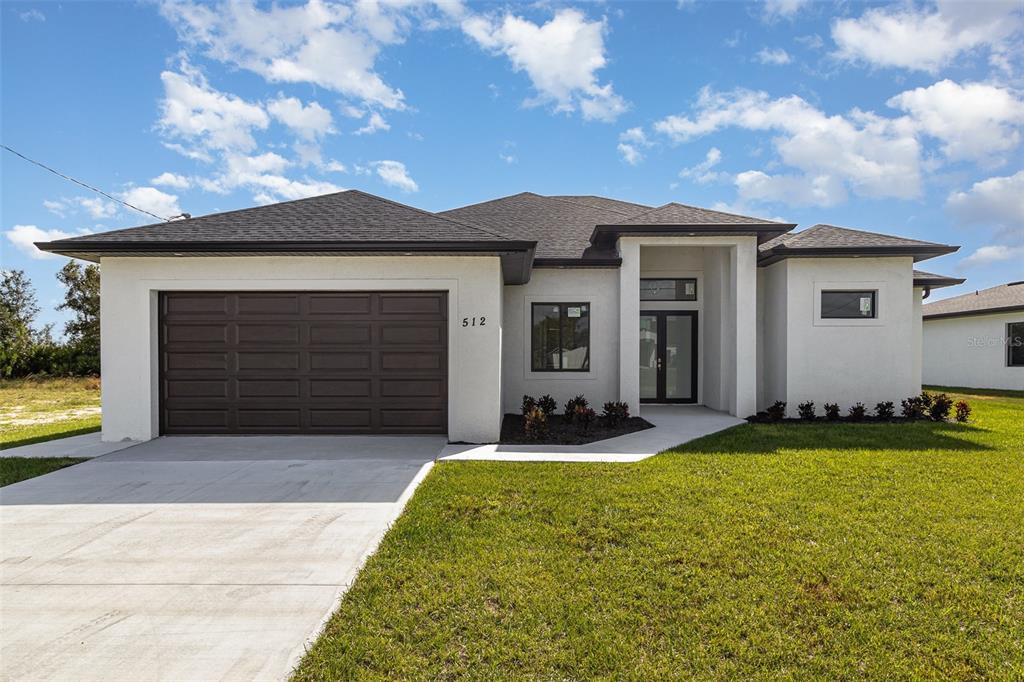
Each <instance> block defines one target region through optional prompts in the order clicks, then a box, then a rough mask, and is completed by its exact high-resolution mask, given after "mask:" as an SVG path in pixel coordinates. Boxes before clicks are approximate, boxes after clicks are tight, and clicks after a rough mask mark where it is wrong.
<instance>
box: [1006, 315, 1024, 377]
mask: <svg viewBox="0 0 1024 682" xmlns="http://www.w3.org/2000/svg"><path fill="white" fill-rule="evenodd" d="M1006 366H1007V367H1024V322H1010V323H1008V324H1007V325H1006Z"/></svg>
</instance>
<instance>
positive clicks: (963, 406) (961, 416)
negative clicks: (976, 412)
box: [956, 400, 971, 422]
mask: <svg viewBox="0 0 1024 682" xmlns="http://www.w3.org/2000/svg"><path fill="white" fill-rule="evenodd" d="M970 418H971V406H970V405H969V404H968V403H967V401H966V400H958V401H957V403H956V420H957V421H958V422H966V421H967V420H968V419H970Z"/></svg>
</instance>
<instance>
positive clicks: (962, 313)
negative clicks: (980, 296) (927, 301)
mask: <svg viewBox="0 0 1024 682" xmlns="http://www.w3.org/2000/svg"><path fill="white" fill-rule="evenodd" d="M938 303H939V302H938V301H937V302H936V303H933V304H932V305H938ZM1020 310H1024V305H1020V304H1017V305H1004V306H998V307H995V308H980V309H978V310H955V311H951V312H948V313H932V314H930V315H929V314H928V313H927V312H923V313H922V315H921V317H922V318H923V319H925V320H941V319H945V318H949V317H973V316H976V315H997V314H999V313H1015V312H1017V311H1020Z"/></svg>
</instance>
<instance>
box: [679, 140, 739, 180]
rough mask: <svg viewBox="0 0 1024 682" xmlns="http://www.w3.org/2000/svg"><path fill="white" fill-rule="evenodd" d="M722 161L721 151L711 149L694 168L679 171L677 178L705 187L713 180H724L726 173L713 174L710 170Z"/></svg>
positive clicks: (716, 148) (714, 148)
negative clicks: (689, 180) (686, 179)
mask: <svg viewBox="0 0 1024 682" xmlns="http://www.w3.org/2000/svg"><path fill="white" fill-rule="evenodd" d="M721 161H722V151H721V150H720V149H719V148H718V147H712V148H711V149H709V150H708V153H707V154H705V155H704V160H703V161H701V162H700V163H698V164H696V165H695V166H690V167H689V168H684V169H683V170H681V171H679V177H681V178H689V179H691V180H693V181H694V182H696V183H698V184H701V185H706V184H708V183H709V182H714V181H715V180H720V179H725V178H727V177H728V173H719V172H715V171H713V170H712V169H713V168H714V167H715V166H717V165H718V164H719V163H721Z"/></svg>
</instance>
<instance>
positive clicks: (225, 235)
mask: <svg viewBox="0 0 1024 682" xmlns="http://www.w3.org/2000/svg"><path fill="white" fill-rule="evenodd" d="M504 239H507V237H504V236H502V235H499V234H497V233H495V232H492V231H488V230H487V229H486V228H481V227H476V226H472V225H467V224H465V223H462V222H459V221H458V220H456V219H453V218H451V217H444V216H439V215H436V214H434V213H430V212H428V211H424V210H421V209H418V208H413V207H412V206H406V205H404V204H399V203H397V202H394V201H390V200H388V199H384V198H382V197H377V196H374V195H372V194H367V193H365V192H360V191H359V190H348V191H345V192H337V193H334V194H324V195H322V196H318V197H310V198H308V199H298V200H296V201H285V202H282V203H279V204H269V205H267V206H257V207H254V208H243V209H240V210H237V211H227V212H225V213H211V214H210V215H205V216H200V217H197V218H190V219H188V220H176V221H172V222H167V223H157V224H154V225H144V226H142V227H132V228H128V229H124V230H112V231H110V232H102V233H99V234H90V235H83V236H81V237H71V238H68V239H61V240H59V241H57V242H52V243H53V244H60V245H67V246H74V245H76V244H81V243H103V242H148V243H152V242H207V241H212V242H277V241H289V242H296V241H298V242H302V241H315V242H360V241H371V242H390V241H395V242H408V241H446V242H447V241H500V240H504Z"/></svg>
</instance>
